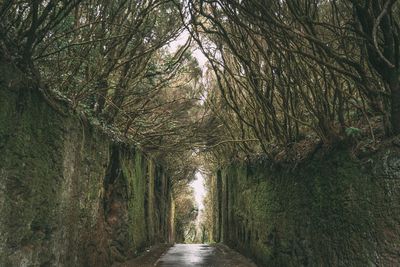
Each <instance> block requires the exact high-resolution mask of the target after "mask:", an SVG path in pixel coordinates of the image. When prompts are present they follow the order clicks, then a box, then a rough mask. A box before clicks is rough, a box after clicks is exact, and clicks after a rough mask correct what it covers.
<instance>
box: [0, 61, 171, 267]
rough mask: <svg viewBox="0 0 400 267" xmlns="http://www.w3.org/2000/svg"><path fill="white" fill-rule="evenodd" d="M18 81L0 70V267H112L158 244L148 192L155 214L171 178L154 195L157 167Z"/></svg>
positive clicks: (167, 215) (167, 214)
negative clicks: (115, 261)
mask: <svg viewBox="0 0 400 267" xmlns="http://www.w3.org/2000/svg"><path fill="white" fill-rule="evenodd" d="M1 63H3V62H1ZM5 66H6V67H5ZM7 66H8V67H7ZM24 79H25V78H24V77H23V75H22V74H21V73H19V72H18V70H15V69H13V67H12V66H10V65H9V64H7V63H4V64H0V109H1V112H0V150H1V153H0V212H1V214H2V216H0V266H99V267H101V266H111V265H112V262H113V261H114V260H116V259H117V258H119V259H125V258H126V257H128V256H132V255H133V254H135V252H136V251H140V250H143V248H144V247H145V246H148V245H151V244H152V243H151V242H154V243H155V242H159V241H160V240H159V239H156V238H152V239H151V240H150V238H149V236H155V232H161V230H160V229H161V226H157V227H156V225H154V226H153V227H147V224H148V223H147V222H148V221H149V219H148V216H150V217H151V219H150V220H153V221H155V220H156V219H155V215H154V214H150V212H147V213H146V209H147V208H151V207H148V203H147V200H146V196H147V195H149V196H152V204H151V206H154V207H155V208H157V209H159V207H167V206H168V207H169V206H170V204H169V203H170V202H171V201H172V199H171V192H170V190H169V182H165V183H163V185H160V186H161V187H166V188H165V189H164V188H162V191H163V192H165V193H164V195H163V197H162V198H159V199H156V198H155V197H154V187H155V185H154V181H155V179H156V178H155V176H156V174H155V172H154V169H155V163H154V162H151V161H149V160H147V159H146V158H145V156H144V155H143V153H142V152H140V151H139V150H135V149H134V148H133V147H131V146H129V145H124V144H115V143H114V142H113V141H112V140H111V139H110V138H109V137H107V136H106V135H105V134H103V133H102V132H101V131H100V130H98V129H96V128H93V127H91V126H89V125H85V124H84V123H82V120H81V118H79V117H78V116H77V115H75V114H73V113H72V112H68V111H67V110H65V112H66V114H67V115H66V116H62V115H60V114H59V113H58V112H56V111H55V110H54V109H53V108H51V107H50V106H49V105H48V104H47V103H46V101H44V99H43V97H42V95H41V94H40V93H39V91H38V90H37V89H36V88H35V84H34V83H31V81H29V80H26V79H25V80H24ZM149 164H150V165H151V166H152V167H149V168H150V169H151V172H152V174H151V175H150V176H151V177H148V165H149ZM163 175H164V174H163ZM166 179H167V178H166ZM151 188H152V189H151ZM149 192H150V193H149ZM161 201H163V202H166V203H167V204H165V203H162V204H161V203H160V202H161ZM171 212H172V211H171V210H170V209H167V208H165V209H162V212H161V209H160V217H165V218H166V220H167V221H168V220H170V216H171ZM156 228H160V229H156ZM170 229H171V228H168V229H167V230H166V231H169V230H170ZM149 231H150V232H149ZM168 234H169V233H166V235H168Z"/></svg>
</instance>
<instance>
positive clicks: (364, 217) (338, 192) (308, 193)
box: [212, 143, 400, 267]
mask: <svg viewBox="0 0 400 267" xmlns="http://www.w3.org/2000/svg"><path fill="white" fill-rule="evenodd" d="M212 188H213V198H214V199H216V200H218V201H216V203H215V205H214V222H215V223H214V229H213V233H214V240H215V241H217V242H218V241H221V242H224V243H227V244H228V245H230V246H231V247H234V248H237V249H238V250H240V251H241V252H243V253H245V254H246V255H248V256H250V257H252V258H254V259H255V260H256V262H257V263H258V264H259V266H283V267H284V266H400V149H399V148H398V147H396V146H394V145H392V144H391V143H388V144H387V145H383V146H382V147H381V149H380V150H379V151H377V152H375V153H374V154H371V155H368V156H363V157H362V158H357V159H356V158H355V157H354V155H353V154H352V153H351V151H347V150H346V149H344V148H343V149H336V150H334V151H330V152H322V151H321V152H320V153H317V154H316V155H315V156H314V158H313V159H311V160H308V161H306V162H303V163H302V164H300V165H298V166H294V165H293V164H274V165H273V164H269V163H267V162H263V161H258V162H252V163H246V164H245V163H242V164H235V165H231V166H227V167H225V168H222V169H221V170H220V171H218V173H217V175H216V176H215V177H213V185H212Z"/></svg>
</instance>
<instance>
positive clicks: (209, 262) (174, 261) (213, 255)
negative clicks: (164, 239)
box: [156, 244, 256, 267]
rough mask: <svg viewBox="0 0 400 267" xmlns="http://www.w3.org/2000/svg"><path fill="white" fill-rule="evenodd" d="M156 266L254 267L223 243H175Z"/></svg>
mask: <svg viewBox="0 0 400 267" xmlns="http://www.w3.org/2000/svg"><path fill="white" fill-rule="evenodd" d="M156 266H157V267H189V266H190V267H228V266H229V267H233V266H235V267H256V265H255V264H254V263H252V262H251V261H250V260H248V259H246V258H245V257H243V256H242V255H240V254H239V253H237V252H235V251H233V250H231V249H229V248H228V247H226V246H223V245H215V246H214V245H213V246H210V245H205V244H176V245H174V246H172V247H171V248H169V249H168V251H167V252H166V253H165V254H164V255H163V256H161V258H160V259H159V260H158V261H157V263H156Z"/></svg>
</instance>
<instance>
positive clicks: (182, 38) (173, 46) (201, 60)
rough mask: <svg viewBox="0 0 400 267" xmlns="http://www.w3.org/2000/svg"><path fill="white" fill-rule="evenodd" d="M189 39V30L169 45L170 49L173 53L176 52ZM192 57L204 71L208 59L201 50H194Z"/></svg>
mask: <svg viewBox="0 0 400 267" xmlns="http://www.w3.org/2000/svg"><path fill="white" fill-rule="evenodd" d="M188 38H189V33H188V31H187V30H184V31H183V32H182V33H181V35H180V36H179V37H178V38H177V39H176V40H175V41H173V42H171V43H170V44H169V49H170V51H171V52H175V51H176V50H177V49H178V47H180V46H182V45H184V44H185V43H186V41H187V39H188ZM192 55H193V56H194V57H195V58H196V59H197V61H198V62H199V66H200V68H201V69H202V70H204V68H205V65H206V62H207V58H206V57H205V56H204V55H203V53H202V52H201V51H200V49H199V48H195V49H193V50H192Z"/></svg>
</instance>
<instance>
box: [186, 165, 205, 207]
mask: <svg viewBox="0 0 400 267" xmlns="http://www.w3.org/2000/svg"><path fill="white" fill-rule="evenodd" d="M195 177H196V178H195V180H194V181H193V182H191V183H190V186H191V187H192V188H193V191H194V198H195V201H196V204H197V207H199V211H201V210H203V209H204V197H205V195H206V188H205V186H204V176H203V174H202V173H201V172H199V171H198V172H196V174H195Z"/></svg>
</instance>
